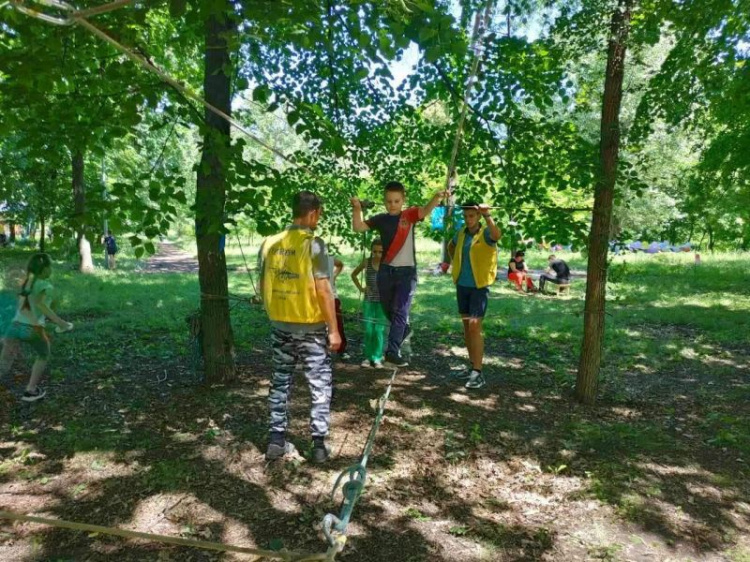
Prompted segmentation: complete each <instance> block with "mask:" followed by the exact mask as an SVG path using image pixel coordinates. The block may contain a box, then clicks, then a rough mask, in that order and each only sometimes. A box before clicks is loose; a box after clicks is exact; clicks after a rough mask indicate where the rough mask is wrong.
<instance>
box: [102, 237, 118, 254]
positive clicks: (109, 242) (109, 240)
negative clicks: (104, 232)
mask: <svg viewBox="0 0 750 562" xmlns="http://www.w3.org/2000/svg"><path fill="white" fill-rule="evenodd" d="M104 244H105V245H106V246H107V253H108V254H116V253H117V242H116V241H115V237H114V236H107V237H106V238H105V239H104Z"/></svg>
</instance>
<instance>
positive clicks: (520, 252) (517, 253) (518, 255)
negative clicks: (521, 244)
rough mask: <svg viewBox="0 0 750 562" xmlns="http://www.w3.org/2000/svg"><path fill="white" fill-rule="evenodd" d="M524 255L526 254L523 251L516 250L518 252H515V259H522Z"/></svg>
mask: <svg viewBox="0 0 750 562" xmlns="http://www.w3.org/2000/svg"><path fill="white" fill-rule="evenodd" d="M525 255H526V252H524V251H523V250H518V251H517V252H516V257H517V258H522V257H524V256H525Z"/></svg>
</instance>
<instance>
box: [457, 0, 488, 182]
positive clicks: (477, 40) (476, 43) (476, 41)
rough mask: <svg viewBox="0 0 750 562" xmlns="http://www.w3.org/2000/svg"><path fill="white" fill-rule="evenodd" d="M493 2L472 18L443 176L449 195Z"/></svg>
mask: <svg viewBox="0 0 750 562" xmlns="http://www.w3.org/2000/svg"><path fill="white" fill-rule="evenodd" d="M494 5H495V2H494V0H488V1H487V4H486V6H485V8H484V12H481V11H480V12H477V14H476V16H475V18H474V29H473V31H472V41H471V42H472V44H471V51H472V52H473V53H474V59H473V60H472V62H471V69H470V71H469V76H468V78H467V79H466V87H465V88H464V97H463V99H462V100H461V113H460V116H459V119H458V124H457V126H456V136H455V138H454V139H453V150H452V151H451V157H450V160H449V162H448V170H447V172H446V176H445V189H446V191H448V192H449V193H450V192H451V191H452V187H453V186H452V185H451V179H452V178H453V177H454V176H455V174H456V160H457V159H458V152H459V148H460V146H461V137H462V136H463V130H464V124H465V123H466V115H467V114H468V112H469V100H470V99H471V91H472V89H473V88H474V82H475V81H476V78H477V74H478V73H479V68H480V65H481V63H482V59H483V58H484V34H485V31H486V30H487V28H488V27H489V22H490V19H491V18H492V9H493V8H494Z"/></svg>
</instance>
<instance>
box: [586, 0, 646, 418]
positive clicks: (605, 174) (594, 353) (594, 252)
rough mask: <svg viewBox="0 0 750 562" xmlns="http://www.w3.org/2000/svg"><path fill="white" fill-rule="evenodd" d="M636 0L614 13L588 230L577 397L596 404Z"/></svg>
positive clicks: (624, 0) (623, 1)
mask: <svg viewBox="0 0 750 562" xmlns="http://www.w3.org/2000/svg"><path fill="white" fill-rule="evenodd" d="M633 1H634V0H620V1H619V2H618V6H617V8H616V9H615V12H614V13H613V14H612V22H611V28H610V33H611V36H610V39H609V49H608V53H607V74H606V77H605V79H604V98H603V100H602V122H601V143H600V149H599V158H600V171H599V177H598V179H597V182H596V191H595V195H594V216H593V218H592V222H591V233H590V234H589V252H588V253H589V256H588V260H589V261H588V269H587V282H586V305H585V308H584V319H583V343H582V345H581V357H580V361H579V364H578V378H577V380H576V390H575V393H576V398H577V399H578V400H579V401H581V402H583V403H584V404H593V403H594V401H595V400H596V392H597V387H598V383H599V368H600V366H601V361H602V346H603V343H604V315H605V297H606V290H607V251H608V250H609V233H610V225H611V222H612V207H613V201H614V194H615V182H616V180H617V160H618V151H619V146H620V105H621V102H622V81H623V76H624V74H625V52H626V41H627V37H628V30H629V27H630V15H631V7H632V4H633Z"/></svg>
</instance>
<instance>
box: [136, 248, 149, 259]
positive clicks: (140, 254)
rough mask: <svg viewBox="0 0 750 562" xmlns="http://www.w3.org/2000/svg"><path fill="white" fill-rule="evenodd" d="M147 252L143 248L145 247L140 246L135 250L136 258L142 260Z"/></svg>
mask: <svg viewBox="0 0 750 562" xmlns="http://www.w3.org/2000/svg"><path fill="white" fill-rule="evenodd" d="M145 251H146V250H145V249H144V248H143V246H138V247H137V248H136V249H135V257H136V259H141V258H142V257H143V254H144V253H145Z"/></svg>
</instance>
